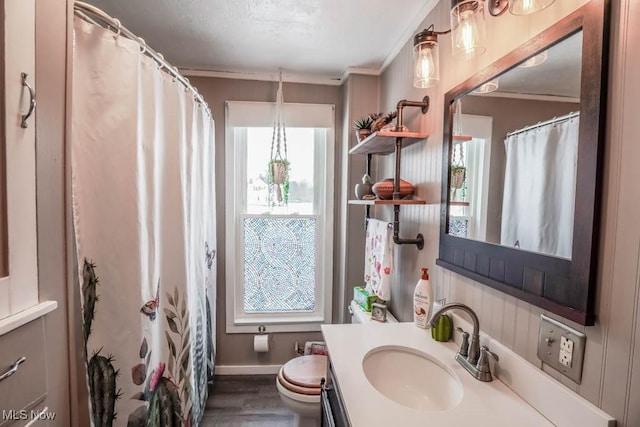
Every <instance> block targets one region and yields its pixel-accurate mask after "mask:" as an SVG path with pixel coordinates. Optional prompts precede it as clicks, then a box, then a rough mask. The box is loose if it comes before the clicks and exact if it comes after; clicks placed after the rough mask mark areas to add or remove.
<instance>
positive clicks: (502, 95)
mask: <svg viewBox="0 0 640 427" xmlns="http://www.w3.org/2000/svg"><path fill="white" fill-rule="evenodd" d="M468 95H469V96H480V97H483V98H508V99H524V100H529V101H547V102H570V103H574V104H579V103H580V98H573V97H570V96H555V95H537V94H530V93H510V92H490V93H473V92H471V93H469V94H468Z"/></svg>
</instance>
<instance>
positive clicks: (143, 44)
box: [138, 37, 147, 55]
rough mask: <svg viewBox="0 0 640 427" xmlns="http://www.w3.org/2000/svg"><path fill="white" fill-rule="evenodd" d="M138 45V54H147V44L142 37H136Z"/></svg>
mask: <svg viewBox="0 0 640 427" xmlns="http://www.w3.org/2000/svg"><path fill="white" fill-rule="evenodd" d="M138 44H139V45H140V53H142V54H143V55H144V54H145V53H146V52H147V42H145V41H144V39H143V38H142V37H138Z"/></svg>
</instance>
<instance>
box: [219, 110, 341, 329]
mask: <svg viewBox="0 0 640 427" xmlns="http://www.w3.org/2000/svg"><path fill="white" fill-rule="evenodd" d="M230 109H234V111H237V110H236V109H242V111H244V112H245V114H243V115H242V116H243V118H240V119H238V118H237V116H238V115H235V114H233V112H232V113H231V115H232V116H234V117H236V119H235V120H234V119H233V117H232V118H231V121H230ZM225 110H226V111H225V114H226V119H225V178H226V185H225V188H226V190H225V202H226V203H225V225H226V237H225V242H226V244H225V247H226V253H225V254H226V260H225V269H226V274H225V277H226V332H227V333H256V332H257V331H258V326H260V325H264V326H265V327H267V331H268V332H306V331H319V330H320V325H321V324H323V323H330V322H331V313H332V290H333V287H332V282H333V221H334V212H333V210H334V163H335V162H334V160H333V159H334V151H335V107H334V106H333V105H327V104H290V103H286V104H285V120H286V122H287V127H295V126H296V125H297V126H298V127H314V128H325V129H327V130H326V131H318V130H316V133H315V138H316V143H315V150H316V152H315V157H314V159H315V161H316V167H315V170H316V173H318V171H319V170H320V168H319V167H320V166H321V164H320V163H324V165H323V166H325V167H326V169H325V176H324V181H325V183H324V191H325V194H324V195H322V194H318V192H317V191H316V192H315V197H316V200H315V201H314V206H316V207H318V209H320V210H321V211H322V214H323V215H320V212H315V213H314V214H313V215H295V216H294V215H277V214H273V215H271V217H273V218H278V217H286V218H290V217H292V216H293V217H297V218H309V217H314V218H317V219H318V221H319V223H318V224H317V231H316V233H317V234H316V242H317V244H318V247H319V248H320V250H318V251H316V280H317V282H316V288H315V303H316V310H315V311H314V312H286V313H245V312H244V304H243V303H244V300H243V298H244V292H243V291H244V289H243V286H242V283H243V268H242V266H241V260H242V249H243V247H244V246H243V241H242V223H243V219H244V218H247V217H264V216H265V215H255V214H247V213H245V206H246V202H247V200H246V176H247V173H246V163H245V162H243V161H242V162H241V161H240V160H241V159H244V158H246V151H244V150H245V149H246V132H244V135H242V134H243V132H236V131H235V128H237V127H271V126H272V120H273V117H275V104H274V103H264V102H241V101H237V102H236V101H227V103H226V108H225ZM314 112H317V113H319V114H321V115H322V116H323V117H324V118H325V120H322V122H323V123H324V125H318V124H314V123H313V115H314ZM231 122H234V123H235V124H233V123H231ZM321 134H322V135H321ZM320 136H322V138H323V140H324V141H325V144H319V143H318V142H319V137H320ZM243 138H244V141H245V142H244V143H243V142H242V139H243ZM323 145H324V147H326V148H324V149H323ZM265 161H266V159H265ZM314 181H315V182H318V178H317V177H316V179H314ZM321 199H324V200H321Z"/></svg>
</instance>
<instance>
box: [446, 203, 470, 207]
mask: <svg viewBox="0 0 640 427" xmlns="http://www.w3.org/2000/svg"><path fill="white" fill-rule="evenodd" d="M449 205H451V206H469V202H449Z"/></svg>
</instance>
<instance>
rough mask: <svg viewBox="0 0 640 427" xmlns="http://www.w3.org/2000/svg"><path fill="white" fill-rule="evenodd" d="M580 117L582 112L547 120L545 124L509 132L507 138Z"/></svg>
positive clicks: (540, 123) (539, 123)
mask: <svg viewBox="0 0 640 427" xmlns="http://www.w3.org/2000/svg"><path fill="white" fill-rule="evenodd" d="M579 115H580V111H574V112H572V113H569V114H565V115H564V116H559V117H554V118H553V119H551V120H547V121H545V122H538V123H536V124H535V125H531V126H527V127H523V128H522V129H518V130H514V131H513V132H509V133H507V137H509V136H512V135H517V134H519V133H523V132H527V131H529V130H532V129H536V128H539V127H542V126H546V125H550V124H556V123H560V122H564V121H567V120H570V119H573V118H574V117H578V116H579Z"/></svg>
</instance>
